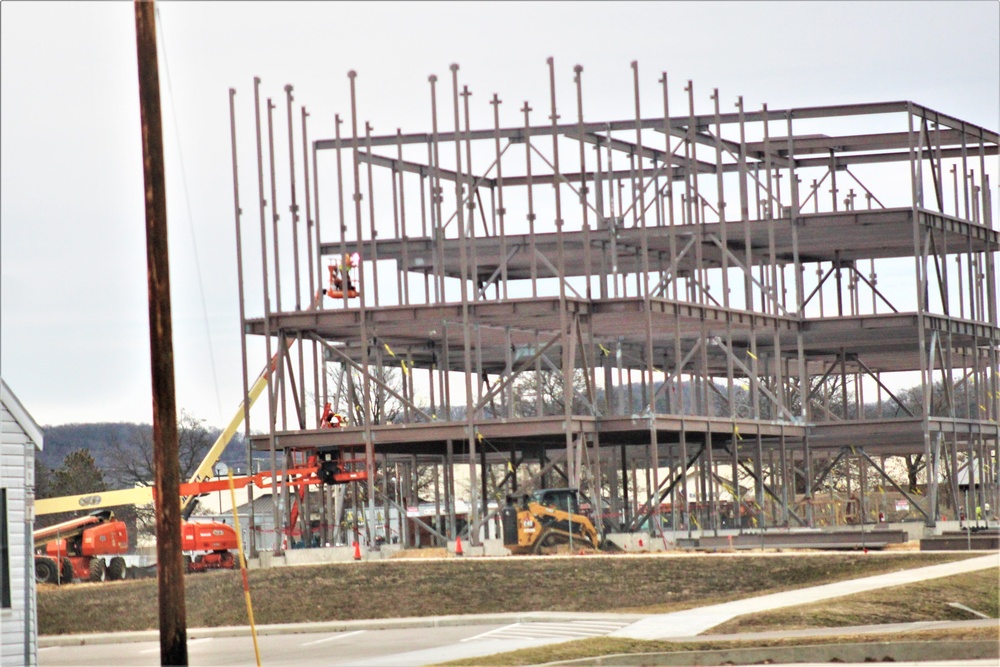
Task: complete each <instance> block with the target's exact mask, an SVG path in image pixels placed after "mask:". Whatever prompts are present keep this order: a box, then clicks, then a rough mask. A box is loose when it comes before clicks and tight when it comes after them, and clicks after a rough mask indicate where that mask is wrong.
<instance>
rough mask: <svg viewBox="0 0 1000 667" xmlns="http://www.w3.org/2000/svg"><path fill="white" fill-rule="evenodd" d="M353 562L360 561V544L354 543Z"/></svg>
mask: <svg viewBox="0 0 1000 667" xmlns="http://www.w3.org/2000/svg"><path fill="white" fill-rule="evenodd" d="M354 560H361V543H360V542H357V541H355V542H354Z"/></svg>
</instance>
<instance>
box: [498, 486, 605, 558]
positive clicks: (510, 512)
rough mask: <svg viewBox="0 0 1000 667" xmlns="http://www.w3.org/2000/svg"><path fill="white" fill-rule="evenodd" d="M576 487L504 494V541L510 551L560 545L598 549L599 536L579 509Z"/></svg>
mask: <svg viewBox="0 0 1000 667" xmlns="http://www.w3.org/2000/svg"><path fill="white" fill-rule="evenodd" d="M578 495H579V494H578V492H577V490H576V489H540V490H538V491H535V492H534V493H532V494H530V495H528V494H521V495H512V496H507V505H506V506H505V507H504V508H503V511H502V520H503V543H504V546H505V547H507V549H509V550H510V552H511V553H513V554H518V555H520V554H544V553H554V552H555V551H557V550H558V548H559V546H560V545H568V546H569V547H571V548H572V549H574V550H575V549H577V548H578V547H583V548H590V549H599V548H600V537H599V536H598V534H597V530H596V529H595V528H594V524H593V523H591V521H590V519H589V518H587V517H586V516H585V515H583V514H581V513H580V504H579V500H578Z"/></svg>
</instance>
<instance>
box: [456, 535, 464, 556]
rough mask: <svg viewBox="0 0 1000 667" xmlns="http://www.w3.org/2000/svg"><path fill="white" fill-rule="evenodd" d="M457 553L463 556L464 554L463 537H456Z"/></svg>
mask: <svg viewBox="0 0 1000 667" xmlns="http://www.w3.org/2000/svg"><path fill="white" fill-rule="evenodd" d="M455 555H456V556H461V555H462V538H461V537H456V538H455Z"/></svg>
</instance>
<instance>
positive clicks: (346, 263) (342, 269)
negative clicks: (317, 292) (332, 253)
mask: <svg viewBox="0 0 1000 667" xmlns="http://www.w3.org/2000/svg"><path fill="white" fill-rule="evenodd" d="M360 264H361V255H359V254H358V253H353V254H347V253H344V257H343V260H342V262H341V263H340V264H339V265H337V264H331V265H330V289H329V290H328V291H327V294H329V295H330V296H334V295H333V294H331V292H334V291H336V292H340V293H341V295H343V292H344V284H345V283H346V284H347V294H348V296H353V295H352V294H351V292H353V291H354V284H353V282H352V281H351V269H353V268H354V267H356V266H358V265H360Z"/></svg>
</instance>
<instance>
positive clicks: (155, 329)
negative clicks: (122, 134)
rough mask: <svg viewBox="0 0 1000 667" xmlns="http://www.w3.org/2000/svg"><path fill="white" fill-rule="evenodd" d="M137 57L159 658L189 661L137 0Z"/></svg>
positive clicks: (158, 162) (152, 103) (155, 169)
mask: <svg viewBox="0 0 1000 667" xmlns="http://www.w3.org/2000/svg"><path fill="white" fill-rule="evenodd" d="M135 41H136V52H137V55H138V60H139V110H140V113H141V117H142V171H143V179H144V182H145V185H146V266H147V272H148V283H149V350H150V356H151V360H152V372H153V460H154V464H155V466H156V489H157V493H156V495H155V499H156V504H155V507H156V561H157V564H158V568H157V579H158V583H159V602H160V605H159V610H160V663H161V664H163V665H187V664H188V654H187V618H186V612H185V606H184V565H183V560H182V558H181V504H180V496H179V494H178V491H177V489H178V487H179V485H180V483H181V479H180V462H179V460H178V454H177V407H176V402H175V399H174V345H173V334H172V331H171V317H170V269H169V262H168V255H167V191H166V179H165V178H164V168H163V125H162V122H161V118H160V76H159V68H158V65H157V58H156V7H155V5H154V4H153V3H152V2H144V1H143V0H135Z"/></svg>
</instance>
